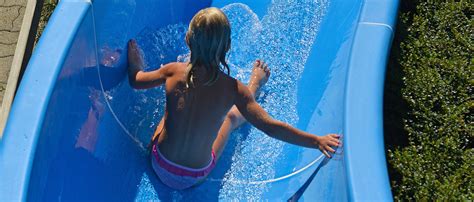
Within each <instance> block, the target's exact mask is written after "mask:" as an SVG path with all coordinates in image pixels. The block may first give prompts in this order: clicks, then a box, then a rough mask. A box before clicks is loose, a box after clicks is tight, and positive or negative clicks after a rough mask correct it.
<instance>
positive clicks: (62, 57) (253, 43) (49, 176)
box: [0, 0, 398, 201]
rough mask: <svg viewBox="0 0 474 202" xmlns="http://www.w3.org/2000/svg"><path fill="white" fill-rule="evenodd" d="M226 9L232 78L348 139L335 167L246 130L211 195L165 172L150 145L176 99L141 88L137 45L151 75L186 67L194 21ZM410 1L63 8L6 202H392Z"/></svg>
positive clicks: (13, 125)
mask: <svg viewBox="0 0 474 202" xmlns="http://www.w3.org/2000/svg"><path fill="white" fill-rule="evenodd" d="M209 6H214V7H218V8H221V9H222V10H223V11H224V13H226V15H227V16H228V18H229V21H230V23H231V26H232V49H231V51H230V52H229V54H228V63H229V65H230V69H231V75H232V76H234V77H236V78H238V79H240V80H241V81H242V82H244V83H246V82H248V77H249V74H250V70H251V66H252V62H253V61H255V59H257V58H259V59H263V60H265V61H267V62H268V64H269V66H270V68H271V71H272V75H271V77H270V79H269V81H268V83H267V84H266V85H265V87H263V89H262V93H261V95H260V96H259V97H258V99H257V101H258V102H259V103H260V104H261V105H262V107H263V108H264V109H266V110H267V111H268V112H269V114H270V115H272V116H273V117H275V118H277V119H279V120H282V121H285V122H288V123H289V124H291V125H293V126H295V127H298V128H300V129H302V130H305V131H308V132H310V133H313V134H316V135H324V134H326V133H339V134H341V135H342V142H343V144H342V145H343V146H342V147H340V148H337V151H336V153H335V154H334V155H333V158H331V159H327V158H324V156H323V155H322V154H321V152H319V151H318V150H315V149H308V148H301V147H297V146H294V145H290V144H287V143H284V142H281V141H277V140H275V139H272V138H270V137H268V136H266V135H264V134H263V133H262V132H260V131H258V130H257V129H255V128H253V127H252V126H250V125H248V124H245V125H244V126H242V127H240V128H239V129H237V130H236V131H235V132H233V133H232V135H231V138H230V140H229V143H228V145H227V147H226V150H225V151H224V153H223V156H222V157H221V159H220V160H219V162H218V163H217V166H216V168H215V169H214V170H213V171H212V172H211V174H210V175H209V176H208V178H207V179H206V180H205V181H204V182H203V183H202V184H200V185H199V186H196V187H193V188H190V189H186V190H182V191H178V190H173V189H170V188H168V187H166V186H165V185H163V184H162V183H161V182H160V181H159V179H158V178H157V177H156V175H155V174H154V172H153V170H152V168H151V164H150V155H149V150H148V148H147V144H148V141H149V139H150V136H151V134H152V133H153V131H154V129H155V127H156V125H157V122H158V121H159V120H160V118H161V116H162V115H163V111H164V105H165V99H164V93H163V88H162V87H160V88H156V89H149V90H134V89H132V88H131V87H130V85H129V83H128V78H127V76H126V73H127V72H126V70H127V66H126V64H127V62H128V61H127V54H126V53H127V47H126V44H127V41H128V40H129V39H131V38H134V39H136V40H137V42H138V44H139V45H140V47H141V49H142V52H143V55H144V58H145V62H146V66H147V67H146V70H147V71H148V70H153V69H157V68H160V66H161V65H162V64H166V63H168V62H173V61H186V60H187V58H188V57H189V50H188V49H187V47H186V44H185V42H184V34H185V33H186V30H187V26H188V23H189V21H190V19H191V18H192V16H193V15H194V14H195V13H196V12H197V11H198V10H200V9H202V8H205V7H209ZM397 7H398V1H397V0H351V1H348V0H292V1H287V0H258V1H255V0H253V1H251V0H221V1H212V0H201V1H184V0H139V1H138V0H115V1H109V0H94V1H90V0H62V1H60V2H59V4H58V6H57V7H56V9H55V11H54V13H53V15H52V17H51V18H50V21H49V22H48V25H47V27H46V29H45V31H44V33H43V35H42V37H41V39H40V41H39V43H38V44H37V46H36V48H35V51H34V54H33V56H32V57H31V59H30V61H29V63H28V67H27V69H26V72H25V74H24V77H23V79H22V81H21V84H20V87H19V89H18V92H17V94H16V97H15V100H14V103H13V106H12V109H11V113H10V116H9V119H8V122H7V126H6V128H5V131H4V134H3V136H2V139H1V140H0V162H1V163H0V200H1V201H70V200H102V201H149V200H162V201H169V200H179V201H181V200H193V201H195V200H197V201H216V200H231V199H240V200H261V199H278V200H290V201H291V200H307V201H321V200H324V201H348V200H350V201H392V193H391V191H390V184H389V178H388V173H387V166H386V159H385V153H384V143H383V128H382V121H383V120H382V97H383V85H384V75H385V66H386V60H387V56H388V53H389V50H390V45H391V40H392V37H393V33H394V30H393V26H394V24H395V20H396V14H397Z"/></svg>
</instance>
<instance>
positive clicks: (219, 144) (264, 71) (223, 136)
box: [212, 60, 270, 161]
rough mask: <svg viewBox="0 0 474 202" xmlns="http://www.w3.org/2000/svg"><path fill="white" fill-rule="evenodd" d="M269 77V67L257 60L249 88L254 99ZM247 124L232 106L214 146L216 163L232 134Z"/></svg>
mask: <svg viewBox="0 0 474 202" xmlns="http://www.w3.org/2000/svg"><path fill="white" fill-rule="evenodd" d="M269 76H270V70H269V69H268V66H267V65H266V64H265V63H263V62H260V61H259V60H257V61H256V62H255V64H254V66H253V70H252V75H251V77H250V82H249V85H248V88H249V90H250V92H252V94H253V95H254V97H256V94H257V93H258V91H259V90H260V88H261V87H262V86H263V85H265V83H266V82H267V80H268V77H269ZM245 122H247V120H246V119H245V118H244V117H243V116H242V114H241V113H240V112H239V110H238V109H237V107H236V106H235V105H234V106H232V108H231V109H230V111H229V112H228V113H227V116H226V117H225V119H224V122H223V123H222V125H221V128H220V129H219V132H218V134H217V138H216V140H215V141H214V144H213V145H212V150H213V151H214V153H215V154H216V161H217V160H218V159H219V157H220V156H221V155H222V152H223V151H224V148H225V145H226V144H227V140H229V135H230V133H231V132H232V131H233V130H235V129H236V128H238V127H239V126H241V125H242V124H244V123H245Z"/></svg>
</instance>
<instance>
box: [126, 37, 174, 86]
mask: <svg viewBox="0 0 474 202" xmlns="http://www.w3.org/2000/svg"><path fill="white" fill-rule="evenodd" d="M143 66H144V63H143V58H142V55H141V54H140V51H139V48H138V45H137V43H136V41H135V40H130V41H129V42H128V81H129V82H130V85H131V86H132V87H133V88H135V89H147V88H153V87H156V86H159V85H162V84H164V83H165V82H166V78H168V77H170V76H171V75H172V71H171V69H172V68H171V67H172V66H173V63H170V64H166V65H164V66H162V67H160V68H159V69H157V70H154V71H150V72H144V71H143Z"/></svg>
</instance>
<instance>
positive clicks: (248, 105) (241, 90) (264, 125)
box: [235, 81, 339, 157]
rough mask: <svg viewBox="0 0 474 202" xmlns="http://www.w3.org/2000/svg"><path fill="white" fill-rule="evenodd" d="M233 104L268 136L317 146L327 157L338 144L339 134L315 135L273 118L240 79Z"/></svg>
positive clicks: (297, 143)
mask: <svg viewBox="0 0 474 202" xmlns="http://www.w3.org/2000/svg"><path fill="white" fill-rule="evenodd" d="M235 105H236V106H237V108H238V109H239V111H240V113H241V114H242V115H243V116H244V117H245V119H247V121H248V122H250V123H251V124H252V125H254V126H255V127H256V128H258V129H259V130H261V131H263V132H264V133H265V134H267V135H268V136H270V137H273V138H276V139H279V140H282V141H285V142H288V143H291V144H295V145H299V146H303V147H309V148H317V149H319V150H321V152H322V153H323V154H324V155H326V156H327V157H331V156H330V155H329V153H328V152H332V153H334V152H335V151H334V149H333V148H331V146H338V145H339V140H338V139H339V135H336V134H328V135H326V136H316V135H313V134H309V133H307V132H304V131H301V130H298V129H296V128H294V127H292V126H290V125H289V124H287V123H284V122H281V121H278V120H275V119H273V118H272V117H270V115H268V113H267V112H266V111H265V110H264V109H263V108H262V107H261V106H260V105H259V104H258V103H257V102H256V101H255V99H254V97H253V95H252V94H251V93H250V91H249V90H248V88H247V86H245V85H244V84H242V83H241V82H240V81H237V97H236V100H235Z"/></svg>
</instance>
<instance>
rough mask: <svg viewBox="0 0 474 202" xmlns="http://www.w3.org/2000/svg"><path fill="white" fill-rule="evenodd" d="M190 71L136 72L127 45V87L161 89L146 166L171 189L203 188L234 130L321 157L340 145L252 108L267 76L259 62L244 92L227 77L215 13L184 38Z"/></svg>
mask: <svg viewBox="0 0 474 202" xmlns="http://www.w3.org/2000/svg"><path fill="white" fill-rule="evenodd" d="M186 43H187V45H188V46H189V49H190V50H191V58H190V62H189V63H170V64H166V65H164V66H162V67H161V68H159V69H158V70H155V71H151V72H144V71H142V68H143V65H144V64H143V59H142V56H141V55H140V53H139V50H138V47H137V44H136V42H135V41H134V40H131V41H130V42H129V47H128V60H129V80H130V84H131V86H132V87H133V88H136V89H146V88H153V87H156V86H160V85H162V84H165V90H166V112H165V115H164V117H163V119H162V120H161V122H160V123H159V125H158V127H157V129H156V132H155V134H154V135H153V138H152V144H153V145H152V159H151V162H152V166H153V169H154V170H155V172H156V174H157V175H158V177H159V178H160V180H161V181H162V182H163V183H164V184H166V185H168V186H169V187H171V188H175V189H186V188H189V187H191V186H193V185H196V184H197V183H199V182H200V181H202V180H204V179H205V178H206V176H207V175H208V174H209V173H210V172H211V170H212V169H213V167H214V166H215V164H216V161H217V160H218V159H219V157H220V155H221V154H222V151H223V150H224V147H225V145H226V143H227V140H228V139H229V134H230V133H231V132H232V131H233V130H234V129H235V128H237V127H239V126H240V125H242V124H243V123H245V122H246V121H248V122H250V123H251V124H252V125H254V126H255V127H257V128H258V129H260V130H262V131H263V132H265V134H267V135H269V136H270V137H273V138H276V139H279V140H282V141H285V142H288V143H292V144H296V145H300V146H304V147H310V148H318V149H320V150H321V151H322V152H323V153H324V154H325V155H326V156H328V157H330V155H329V153H328V152H334V149H332V148H331V146H338V145H339V140H338V138H339V136H338V135H335V134H329V135H326V136H322V137H319V136H315V135H312V134H309V133H306V132H304V131H301V130H298V129H296V128H294V127H292V126H290V125H288V124H286V123H283V122H280V121H277V120H274V119H272V117H270V116H269V115H268V113H267V112H265V110H264V109H262V107H260V105H259V104H258V103H257V102H256V101H255V97H256V96H257V94H258V91H259V89H260V88H261V87H262V86H263V85H264V84H265V83H266V81H267V80H268V77H269V76H270V70H269V69H268V66H267V64H265V62H262V61H260V60H257V61H256V62H255V64H254V66H253V70H252V76H251V79H250V82H249V84H248V85H247V86H245V85H244V84H242V83H241V82H240V81H238V80H236V79H234V78H232V77H230V76H229V67H228V65H227V63H226V60H225V56H226V53H227V51H229V49H230V47H231V46H230V25H229V21H228V19H227V17H226V16H225V14H224V13H223V12H222V11H221V10H219V9H217V8H207V9H203V10H201V11H199V12H198V13H197V14H196V15H195V16H194V17H193V19H192V20H191V23H190V25H189V30H188V32H187V33H186Z"/></svg>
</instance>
